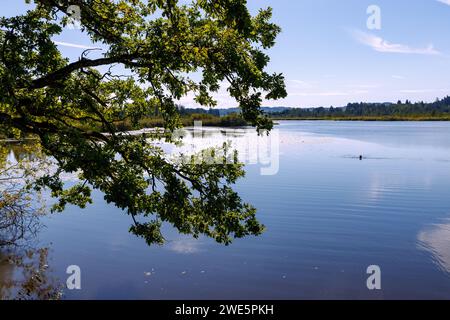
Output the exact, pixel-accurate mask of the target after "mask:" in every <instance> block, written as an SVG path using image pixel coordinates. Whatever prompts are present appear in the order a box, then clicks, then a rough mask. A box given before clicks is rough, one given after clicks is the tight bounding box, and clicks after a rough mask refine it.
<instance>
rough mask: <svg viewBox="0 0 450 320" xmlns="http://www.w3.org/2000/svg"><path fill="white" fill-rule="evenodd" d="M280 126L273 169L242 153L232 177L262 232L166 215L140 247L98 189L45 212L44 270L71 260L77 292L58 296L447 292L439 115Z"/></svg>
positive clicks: (448, 222)
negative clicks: (76, 269)
mask: <svg viewBox="0 0 450 320" xmlns="http://www.w3.org/2000/svg"><path fill="white" fill-rule="evenodd" d="M277 130H278V137H279V141H280V145H279V151H280V156H279V170H278V173H277V174H275V175H268V176H264V175H261V174H260V172H261V166H260V165H252V164H250V165H248V166H247V176H246V178H244V179H242V180H241V181H240V182H239V183H238V185H237V189H238V190H239V192H240V194H241V195H242V197H243V199H244V200H245V201H247V202H250V203H252V204H253V205H254V206H256V207H257V208H258V217H259V219H260V221H261V222H263V223H264V224H265V225H266V226H267V231H266V232H265V233H264V234H263V235H262V236H260V237H249V238H245V239H240V240H236V241H235V242H234V243H233V244H232V245H230V246H228V247H225V246H222V245H219V244H216V243H215V242H214V241H212V240H210V239H206V238H201V239H199V240H194V239H191V238H190V237H186V236H180V235H179V234H178V233H177V232H176V231H174V230H173V229H171V228H170V227H169V226H167V227H165V230H164V232H165V236H166V238H167V239H168V240H169V241H168V243H167V244H166V245H165V246H161V247H158V246H153V247H149V246H147V245H146V244H145V243H144V241H142V240H141V239H138V238H136V237H135V236H133V235H131V234H129V233H128V228H129V227H130V225H131V221H130V217H129V216H127V215H126V214H125V213H124V212H122V211H121V210H118V209H117V208H115V207H114V206H112V205H107V204H105V202H104V201H103V197H102V195H101V194H100V193H96V194H95V195H94V198H95V199H94V204H93V205H91V206H89V207H88V208H86V209H85V210H80V209H78V208H68V209H67V210H66V211H65V212H64V213H62V214H54V215H51V216H47V217H45V218H44V219H43V223H44V225H45V228H44V229H43V230H42V231H41V233H40V235H39V241H40V244H41V245H42V246H46V247H49V248H50V251H49V262H48V264H49V269H50V270H51V272H52V273H53V275H54V276H55V277H57V278H59V279H60V280H61V282H62V283H65V279H66V277H67V275H66V274H65V271H66V268H67V266H69V265H79V266H80V267H81V270H82V290H79V291H68V290H66V291H65V292H64V297H65V298H66V299H88V298H94V299H110V298H112V299H119V298H120V299H317V298H319V299H399V298H405V299H416V298H417V299H418V298H425V299H432V298H438V299H450V123H441V122H420V123H417V122H369V123H367V122H322V121H318V122H307V121H305V122H300V121H292V122H280V124H279V125H278V126H277ZM220 136H221V134H220V132H219V131H215V132H214V131H211V133H210V138H209V139H210V140H211V141H214V140H215V139H216V138H217V139H219V138H218V137H220ZM244 138H245V136H242V135H241V136H240V137H236V138H235V140H236V141H237V143H239V141H238V140H239V139H244ZM359 155H363V160H362V161H360V160H359ZM369 265H378V266H380V267H381V271H382V290H381V291H369V290H368V289H367V287H366V279H367V277H368V275H367V274H366V269H367V267H368V266H369ZM1 272H2V271H1V268H0V276H2V275H3V276H5V273H3V274H2V273H1ZM8 272H10V271H8Z"/></svg>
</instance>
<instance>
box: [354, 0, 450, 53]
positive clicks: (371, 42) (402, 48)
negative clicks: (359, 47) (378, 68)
mask: <svg viewBox="0 0 450 320" xmlns="http://www.w3.org/2000/svg"><path fill="white" fill-rule="evenodd" d="M449 1H450V0H449ZM352 35H353V37H354V38H355V39H356V40H357V41H359V42H360V43H362V44H364V45H366V46H369V47H371V48H372V49H374V50H375V51H378V52H383V53H404V54H422V55H439V54H441V53H440V52H439V51H438V50H436V49H434V47H433V45H431V44H430V45H429V46H427V47H426V48H413V47H410V46H408V45H405V44H398V43H390V42H388V41H386V40H384V39H383V38H381V37H378V36H376V35H373V34H370V33H366V32H362V31H358V30H355V31H353V32H352Z"/></svg>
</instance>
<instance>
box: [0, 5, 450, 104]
mask: <svg viewBox="0 0 450 320" xmlns="http://www.w3.org/2000/svg"><path fill="white" fill-rule="evenodd" d="M248 3H249V7H250V9H251V11H252V12H253V13H256V12H257V10H258V8H262V7H267V6H271V7H273V9H274V21H275V22H276V23H277V24H279V25H280V26H281V27H282V29H283V32H282V34H281V35H280V36H279V38H278V40H277V44H276V46H275V47H274V48H273V49H271V50H270V52H269V54H270V56H271V58H272V61H271V64H270V67H269V69H270V71H276V72H282V73H284V75H285V77H286V84H287V87H288V93H289V96H288V98H286V99H285V100H280V101H268V102H265V103H264V104H265V105H271V106H278V105H283V106H291V107H316V106H329V105H333V106H341V105H345V104H346V103H347V102H356V101H372V102H382V101H397V100H398V99H401V100H405V99H409V100H412V101H418V100H425V101H432V100H434V99H436V98H437V97H443V96H445V95H447V94H450V77H448V76H447V75H449V74H450V36H449V34H450V0H441V1H440V0H371V1H366V0H340V1H336V0H249V1H248ZM370 5H376V6H378V7H379V8H380V9H381V29H380V30H369V29H368V28H367V25H366V22H367V19H368V18H369V15H368V14H367V8H368V7H369V6H370ZM25 7H26V6H25V4H24V1H22V0H13V1H7V2H5V3H2V9H1V12H0V15H3V16H9V15H13V14H18V13H20V12H23V10H24V8H25ZM56 40H57V41H59V42H61V43H62V44H61V50H63V52H64V54H66V55H67V56H68V57H70V58H71V59H76V57H77V56H78V55H79V54H80V53H81V52H82V51H83V49H82V48H76V47H71V46H70V44H74V45H82V46H89V45H90V44H89V40H88V39H86V38H85V37H82V36H80V34H79V32H78V31H76V30H66V31H64V33H63V34H62V35H61V36H60V37H59V38H58V39H56ZM217 100H218V102H219V106H220V107H230V106H234V104H235V103H234V102H233V100H231V99H229V98H228V97H227V94H226V91H225V90H221V91H220V92H219V93H218V94H217ZM182 102H183V104H185V105H187V106H195V105H194V104H193V103H192V97H191V96H188V97H185V98H184V99H183V101H182Z"/></svg>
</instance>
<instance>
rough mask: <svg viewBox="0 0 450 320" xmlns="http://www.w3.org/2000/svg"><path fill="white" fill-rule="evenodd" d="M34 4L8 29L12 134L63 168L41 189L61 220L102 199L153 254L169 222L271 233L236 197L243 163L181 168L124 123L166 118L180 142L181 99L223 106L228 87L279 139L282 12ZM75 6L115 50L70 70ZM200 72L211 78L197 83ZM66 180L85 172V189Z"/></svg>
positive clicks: (3, 114) (220, 2) (197, 230)
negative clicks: (65, 35)
mask: <svg viewBox="0 0 450 320" xmlns="http://www.w3.org/2000/svg"><path fill="white" fill-rule="evenodd" d="M27 2H30V1H29V0H28V1H27ZM33 3H34V5H35V7H34V8H33V9H32V10H29V11H27V12H26V13H24V14H23V15H19V16H15V17H11V18H5V17H2V18H0V120H1V127H2V128H1V130H2V132H3V134H5V135H8V136H11V135H16V136H20V135H34V136H37V137H38V138H39V141H40V144H41V145H42V149H43V151H44V152H45V153H46V154H47V155H49V156H51V157H53V158H54V159H55V161H56V162H57V165H58V171H57V172H56V174H54V175H46V176H44V177H42V178H41V179H39V181H38V183H37V186H36V187H37V188H44V187H48V188H50V189H51V191H52V194H53V196H55V197H58V198H59V203H58V205H57V206H56V207H55V208H54V209H56V210H63V209H64V206H65V205H66V204H69V203H70V204H75V205H78V206H80V207H84V206H85V205H86V204H87V203H89V202H90V201H91V199H90V194H91V190H92V189H99V190H101V191H102V192H103V193H104V197H105V199H106V200H107V201H108V202H110V203H114V204H115V205H116V206H118V207H119V208H122V209H124V210H126V212H128V214H130V215H131V216H132V218H133V221H134V224H133V226H132V227H131V231H132V232H133V233H135V234H137V235H139V236H141V237H143V238H145V240H146V241H147V242H148V243H155V242H156V243H163V242H164V238H163V236H162V234H161V232H160V227H161V224H162V223H163V222H169V223H171V224H172V225H174V226H175V227H176V228H177V229H178V230H179V231H180V232H182V233H189V234H193V235H194V236H196V237H197V236H199V235H200V234H205V235H207V236H210V237H213V238H214V239H216V240H217V241H218V242H221V243H225V244H228V243H230V242H231V240H232V238H239V237H243V236H246V235H251V234H253V235H257V234H260V233H261V232H262V231H263V226H262V225H261V224H260V223H259V222H258V221H257V219H256V217H255V208H253V207H252V206H251V205H249V204H246V203H243V202H242V200H241V198H240V197H239V195H238V194H237V193H236V192H235V191H234V190H233V189H232V185H233V184H234V183H235V182H236V180H237V179H238V178H240V177H242V176H243V175H244V171H243V165H242V164H241V163H239V161H238V159H237V157H234V158H233V161H232V162H231V163H226V164H223V165H217V164H207V163H201V164H199V163H198V162H197V161H191V162H190V163H181V164H180V163H175V162H171V161H170V160H169V159H168V158H167V157H165V154H164V152H163V151H162V150H161V149H160V148H159V147H157V146H156V145H155V144H153V143H152V142H151V141H149V140H148V139H144V138H143V137H139V136H131V135H127V134H123V133H120V132H119V131H118V130H117V128H116V126H115V123H116V122H118V121H123V120H129V121H131V122H132V123H133V125H135V126H137V125H138V123H139V120H140V119H141V118H142V117H143V116H144V115H148V114H155V112H157V113H158V114H159V115H160V116H162V117H163V119H164V122H165V125H164V127H165V129H166V130H167V132H171V131H173V130H175V129H176V128H178V127H179V126H180V121H179V115H178V108H177V107H176V102H177V101H178V100H179V99H180V98H181V97H183V96H185V95H187V94H188V93H193V94H194V95H195V100H196V102H198V103H199V104H201V105H203V106H209V107H212V106H215V105H216V102H215V101H214V99H213V98H212V93H214V92H215V91H217V90H218V89H219V88H220V84H221V83H222V82H223V81H226V82H227V83H228V92H229V94H230V96H231V97H233V98H235V99H236V101H237V103H238V104H239V106H240V108H241V110H242V114H243V117H244V119H245V120H246V121H248V122H249V123H251V124H252V125H254V126H256V127H257V129H258V130H259V131H262V130H265V129H271V127H272V122H271V121H270V120H269V119H268V118H267V117H266V116H264V115H263V113H262V111H261V108H260V106H261V102H262V99H263V98H266V99H279V98H282V97H285V96H286V90H285V84H284V77H283V75H282V74H269V73H267V72H266V71H265V68H266V66H267V64H268V62H269V57H268V56H267V54H266V53H265V50H266V49H268V48H270V47H272V46H273V45H274V43H275V38H276V36H277V34H278V33H279V32H280V29H279V27H278V26H276V25H275V24H273V23H271V22H270V19H271V15H272V13H271V9H270V8H269V9H265V10H260V11H259V13H258V14H257V15H256V16H251V15H250V13H249V11H248V9H247V8H246V1H245V0H214V1H213V0H194V1H192V3H191V4H190V5H182V4H179V3H178V1H176V0H165V1H163V0H149V1H139V0H120V1H118V0H103V1H95V0H70V1H64V0H34V1H33ZM73 5H75V6H77V8H79V11H80V13H81V17H80V21H79V23H80V26H81V30H80V32H82V33H84V34H86V35H87V36H89V37H90V39H91V40H92V42H93V43H94V44H98V45H102V46H103V47H105V48H106V49H104V50H103V51H102V52H101V54H99V52H98V51H95V50H86V51H85V52H83V54H82V55H81V57H80V58H79V59H78V60H77V61H69V60H68V59H66V58H64V57H63V55H62V54H61V52H60V51H59V50H58V47H57V45H56V44H55V42H54V41H53V40H52V39H53V37H54V36H56V35H58V34H60V33H61V32H62V30H63V28H64V26H66V25H67V24H68V23H69V22H70V19H69V18H70V15H71V8H73ZM193 73H196V74H201V79H200V80H198V81H194V80H192V78H193V77H191V76H190V75H191V74H193ZM165 138H166V139H167V140H168V141H171V140H172V138H171V137H170V135H169V134H167V135H166V137H165ZM224 149H225V150H223V151H224V155H223V159H224V160H225V158H227V157H229V156H230V154H226V153H227V152H228V151H227V149H226V148H224ZM228 153H229V152H228ZM224 162H225V161H224ZM63 172H77V173H78V174H79V177H80V181H81V182H80V183H79V184H77V185H76V186H73V187H71V188H66V187H65V186H64V183H63V182H62V180H61V178H60V174H61V173H63Z"/></svg>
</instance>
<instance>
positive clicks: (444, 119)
mask: <svg viewBox="0 0 450 320" xmlns="http://www.w3.org/2000/svg"><path fill="white" fill-rule="evenodd" d="M271 119H272V120H273V121H367V122H376V121H387V122H399V121H410V122H414V121H417V122H424V121H433V122H439V121H441V122H448V121H450V116H449V117H423V118H421V117H417V118H414V117H342V118H332V117H319V118H303V117H293V118H281V117H280V118H279V117H273V118H271Z"/></svg>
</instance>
